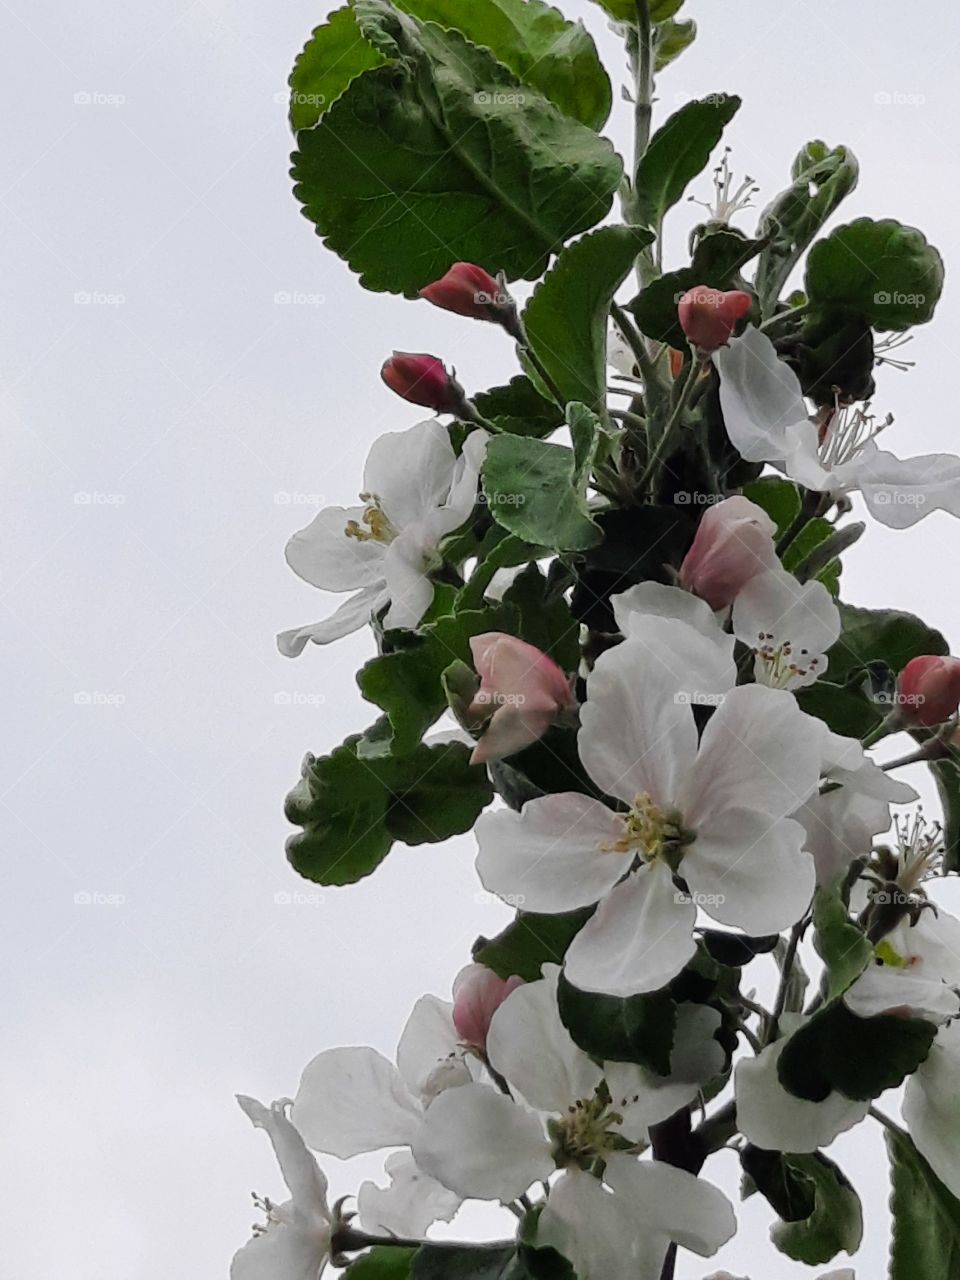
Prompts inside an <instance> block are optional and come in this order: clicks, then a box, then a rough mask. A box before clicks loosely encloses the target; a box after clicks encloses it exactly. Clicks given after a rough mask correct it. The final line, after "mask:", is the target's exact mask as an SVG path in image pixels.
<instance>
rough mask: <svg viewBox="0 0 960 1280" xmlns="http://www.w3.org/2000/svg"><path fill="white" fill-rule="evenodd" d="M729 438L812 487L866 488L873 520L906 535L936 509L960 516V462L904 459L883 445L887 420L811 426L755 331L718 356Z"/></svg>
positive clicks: (835, 490) (839, 419)
mask: <svg viewBox="0 0 960 1280" xmlns="http://www.w3.org/2000/svg"><path fill="white" fill-rule="evenodd" d="M714 362H715V364H716V366H717V369H718V371H719V373H720V407H721V409H722V411H723V420H724V423H725V424H726V428H727V434H728V435H729V437H730V439H731V441H732V443H733V444H734V445H735V446H736V448H737V449H738V450H739V451H740V453H741V454H742V455H743V457H744V458H746V459H747V460H748V461H749V462H771V463H773V464H774V465H775V466H777V467H779V468H780V469H781V470H783V471H785V472H786V474H787V475H788V476H789V477H790V478H791V479H792V480H796V481H798V482H799V483H800V484H802V485H805V486H806V488H808V489H813V490H816V491H817V492H821V493H830V494H835V495H839V494H843V493H850V492H853V491H855V490H859V491H860V493H861V494H862V495H863V499H864V501H865V502H866V504H867V507H868V508H869V510H870V512H871V513H872V515H873V516H874V517H875V518H876V519H877V520H879V521H880V523H881V524H885V525H888V526H889V527H890V528H893V529H906V528H908V527H909V526H910V525H913V524H916V523H917V521H918V520H921V519H922V518H923V517H924V516H926V515H929V514H930V512H932V511H937V510H943V511H949V512H950V514H951V515H955V516H960V458H957V457H955V456H954V455H953V454H948V453H931V454H924V455H922V456H920V457H916V458H903V459H901V458H898V457H896V456H895V455H894V454H892V453H886V452H884V451H883V450H881V449H879V448H878V447H877V444H876V439H875V437H876V435H877V434H878V432H879V431H880V430H881V429H882V427H884V426H886V425H887V424H886V422H883V423H881V424H879V426H878V425H877V424H876V422H875V420H874V419H872V418H871V417H870V416H869V414H867V413H865V412H864V411H861V410H849V409H848V410H846V411H842V412H838V413H834V414H833V415H832V416H831V417H830V418H829V419H827V420H825V422H824V423H823V424H822V425H821V427H820V428H818V426H817V425H816V424H815V423H813V422H811V421H810V418H809V414H808V411H807V406H806V403H805V402H804V399H803V393H802V390H801V387H800V382H799V380H798V378H797V376H796V374H795V373H794V372H793V370H792V369H791V368H790V367H789V366H788V365H786V364H785V363H784V362H783V361H782V360H781V359H780V358H779V356H778V355H777V352H776V349H775V347H774V345H773V343H772V342H771V341H770V339H769V338H768V337H767V336H766V334H763V333H761V332H760V330H759V329H755V328H752V327H750V328H748V329H747V330H746V331H745V332H744V334H743V335H742V336H741V337H739V338H734V339H732V341H731V342H730V343H729V345H728V346H726V347H723V348H721V349H720V350H719V351H718V352H717V353H716V355H715V356H714Z"/></svg>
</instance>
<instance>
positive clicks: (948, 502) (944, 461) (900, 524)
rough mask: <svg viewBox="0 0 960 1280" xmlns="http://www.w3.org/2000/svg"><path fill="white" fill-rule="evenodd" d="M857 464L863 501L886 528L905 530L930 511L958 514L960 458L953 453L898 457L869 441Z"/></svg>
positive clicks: (959, 510)
mask: <svg viewBox="0 0 960 1280" xmlns="http://www.w3.org/2000/svg"><path fill="white" fill-rule="evenodd" d="M857 463H858V466H857V481H858V484H859V488H860V491H861V493H862V494H863V500H864V502H865V503H866V504H867V507H868V508H869V510H870V513H871V514H872V515H873V517H874V518H875V519H876V520H879V521H880V523H881V524H885V525H886V526H887V527H888V528H890V529H908V528H909V527H910V526H911V525H914V524H916V523H917V521H918V520H922V519H923V517H924V516H928V515H930V513H931V512H933V511H947V512H949V513H950V515H952V516H960V458H956V457H954V456H953V454H950V453H928V454H923V455H921V456H920V457H916V458H898V457H896V455H895V454H892V453H887V452H885V451H884V450H882V449H878V448H877V447H876V445H874V444H873V442H872V441H871V442H870V444H869V445H868V446H867V447H866V448H865V449H864V450H863V452H862V453H861V455H860V457H859V458H858V459H857Z"/></svg>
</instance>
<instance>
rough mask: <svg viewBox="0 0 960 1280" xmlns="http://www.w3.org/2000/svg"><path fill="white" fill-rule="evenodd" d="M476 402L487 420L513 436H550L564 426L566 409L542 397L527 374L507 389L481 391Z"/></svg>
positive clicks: (475, 397) (516, 379)
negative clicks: (564, 410)
mask: <svg viewBox="0 0 960 1280" xmlns="http://www.w3.org/2000/svg"><path fill="white" fill-rule="evenodd" d="M473 403H474V404H475V405H476V407H477V409H478V411H479V412H480V413H481V414H482V416H483V417H484V418H488V419H489V420H490V421H492V422H493V424H494V425H495V426H497V427H499V428H500V430H501V431H507V432H509V433H510V434H511V435H515V436H548V435H550V433H551V432H552V431H556V429H557V428H558V427H561V426H563V410H562V409H560V408H559V407H558V406H557V405H556V404H555V403H554V402H553V401H552V400H548V399H547V398H546V396H542V395H541V394H540V392H539V391H538V390H537V389H536V387H535V386H534V385H533V383H532V382H531V381H530V379H529V378H528V377H527V376H526V374H523V373H518V374H517V376H516V377H515V378H511V380H510V382H509V383H508V384H507V385H506V386H505V387H493V388H491V390H489V391H481V392H480V393H479V395H475V396H474V397H473Z"/></svg>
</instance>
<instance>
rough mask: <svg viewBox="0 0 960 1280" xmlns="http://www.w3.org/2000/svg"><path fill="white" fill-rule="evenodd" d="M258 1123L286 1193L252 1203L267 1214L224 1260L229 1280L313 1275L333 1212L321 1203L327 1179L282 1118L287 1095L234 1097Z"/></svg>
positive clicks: (325, 1252) (326, 1252)
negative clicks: (269, 1099)
mask: <svg viewBox="0 0 960 1280" xmlns="http://www.w3.org/2000/svg"><path fill="white" fill-rule="evenodd" d="M237 1101H238V1102H239V1103H240V1106H241V1107H242V1108H243V1110H244V1111H245V1112H246V1114H247V1115H248V1116H249V1117H250V1119H251V1121H252V1122H253V1123H254V1125H256V1127H257V1128H258V1129H263V1130H265V1131H266V1133H267V1136H268V1137H269V1139H270V1141H271V1143H272V1144H273V1149H274V1151H275V1152H276V1156H277V1162H278V1164H279V1165H280V1172H281V1173H282V1174H283V1180H284V1182H285V1183H286V1184H287V1188H288V1190H289V1192H290V1199H289V1200H288V1201H286V1202H285V1203H284V1204H280V1205H275V1204H272V1203H271V1202H270V1201H269V1200H260V1201H258V1204H259V1205H260V1207H261V1208H262V1209H263V1210H264V1211H265V1213H266V1215H267V1221H266V1225H265V1226H264V1227H257V1228H254V1236H253V1239H252V1240H250V1241H248V1243H247V1244H245V1245H244V1246H243V1248H242V1249H240V1250H239V1251H238V1252H237V1253H236V1254H235V1255H234V1258H233V1262H232V1263H231V1265H230V1280H317V1277H318V1276H319V1275H320V1273H321V1272H322V1271H323V1269H324V1267H325V1266H326V1264H327V1262H328V1261H329V1258H330V1234H331V1227H332V1224H333V1215H332V1214H331V1212H330V1209H329V1207H328V1205H327V1179H326V1177H325V1176H324V1174H323V1171H322V1170H321V1169H320V1167H319V1165H318V1164H317V1162H316V1160H315V1159H314V1158H313V1156H312V1155H311V1154H310V1152H309V1151H308V1150H307V1148H306V1146H305V1145H304V1141H303V1138H302V1137H301V1136H300V1134H299V1133H298V1132H297V1130H296V1128H295V1127H294V1125H293V1124H291V1122H290V1121H289V1120H288V1119H287V1114H286V1109H287V1106H288V1105H289V1103H288V1102H287V1101H282V1102H274V1103H273V1105H272V1106H270V1107H265V1106H264V1105H263V1103H262V1102H257V1100H256V1099H255V1098H247V1097H238V1098H237Z"/></svg>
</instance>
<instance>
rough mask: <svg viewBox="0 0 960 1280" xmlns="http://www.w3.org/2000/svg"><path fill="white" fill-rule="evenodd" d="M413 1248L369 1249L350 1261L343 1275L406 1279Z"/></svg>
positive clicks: (362, 1278)
mask: <svg viewBox="0 0 960 1280" xmlns="http://www.w3.org/2000/svg"><path fill="white" fill-rule="evenodd" d="M415 1254H416V1250H415V1249H395V1248H393V1247H392V1246H391V1247H389V1248H377V1249H371V1250H370V1252H369V1253H365V1254H363V1256H362V1257H360V1258H357V1259H356V1260H355V1261H354V1262H351V1263H350V1265H349V1267H347V1269H346V1271H345V1272H344V1275H345V1276H346V1277H347V1280H408V1277H409V1275H410V1266H411V1264H412V1262H413V1259H414V1255H415Z"/></svg>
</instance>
